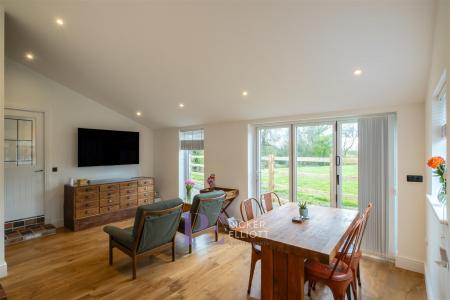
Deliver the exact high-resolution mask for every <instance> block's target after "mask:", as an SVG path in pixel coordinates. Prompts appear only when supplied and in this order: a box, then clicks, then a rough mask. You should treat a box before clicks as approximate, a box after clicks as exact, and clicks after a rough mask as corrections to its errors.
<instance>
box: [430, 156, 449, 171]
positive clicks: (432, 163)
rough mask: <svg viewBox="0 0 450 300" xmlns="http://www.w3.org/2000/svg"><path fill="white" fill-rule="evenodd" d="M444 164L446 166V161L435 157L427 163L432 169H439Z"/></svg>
mask: <svg viewBox="0 0 450 300" xmlns="http://www.w3.org/2000/svg"><path fill="white" fill-rule="evenodd" d="M442 164H445V159H444V158H443V157H441V156H433V157H432V158H430V159H429V160H428V162H427V165H428V166H429V167H430V168H432V169H437V168H438V167H439V166H440V165H442Z"/></svg>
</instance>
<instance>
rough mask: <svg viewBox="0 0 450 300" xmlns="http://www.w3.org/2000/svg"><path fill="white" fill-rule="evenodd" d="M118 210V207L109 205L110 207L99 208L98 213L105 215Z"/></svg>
mask: <svg viewBox="0 0 450 300" xmlns="http://www.w3.org/2000/svg"><path fill="white" fill-rule="evenodd" d="M119 209H120V206H119V205H118V204H117V205H110V206H105V207H100V213H101V214H106V213H109V212H113V211H118V210H119Z"/></svg>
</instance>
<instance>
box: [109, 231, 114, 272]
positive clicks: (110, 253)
mask: <svg viewBox="0 0 450 300" xmlns="http://www.w3.org/2000/svg"><path fill="white" fill-rule="evenodd" d="M112 264H113V246H112V244H111V237H109V265H110V266H112Z"/></svg>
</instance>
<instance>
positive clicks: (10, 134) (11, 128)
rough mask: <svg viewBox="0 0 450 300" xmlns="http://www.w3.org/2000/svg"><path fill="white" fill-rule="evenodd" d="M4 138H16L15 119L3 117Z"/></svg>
mask: <svg viewBox="0 0 450 300" xmlns="http://www.w3.org/2000/svg"><path fill="white" fill-rule="evenodd" d="M5 140H14V141H15V140H17V120H15V119H6V118H5Z"/></svg>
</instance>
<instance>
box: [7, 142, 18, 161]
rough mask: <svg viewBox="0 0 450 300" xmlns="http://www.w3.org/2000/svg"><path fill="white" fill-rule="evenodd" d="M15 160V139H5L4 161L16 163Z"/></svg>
mask: <svg viewBox="0 0 450 300" xmlns="http://www.w3.org/2000/svg"><path fill="white" fill-rule="evenodd" d="M16 160H17V142H16V141H9V140H6V141H5V163H8V164H11V163H13V164H16Z"/></svg>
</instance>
